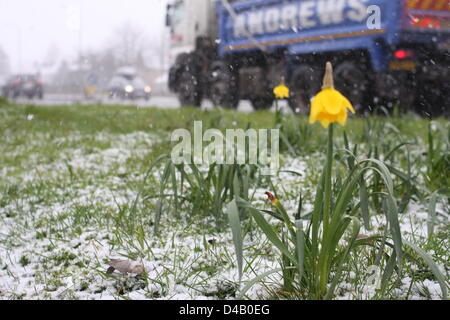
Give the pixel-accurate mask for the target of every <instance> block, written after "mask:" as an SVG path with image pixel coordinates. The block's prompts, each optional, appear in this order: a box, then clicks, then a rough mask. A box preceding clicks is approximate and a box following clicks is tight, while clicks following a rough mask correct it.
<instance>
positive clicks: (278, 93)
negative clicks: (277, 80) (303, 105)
mask: <svg viewBox="0 0 450 320" xmlns="http://www.w3.org/2000/svg"><path fill="white" fill-rule="evenodd" d="M273 94H274V95H275V98H277V99H287V98H289V88H288V87H286V86H285V84H284V79H283V80H282V81H281V84H280V85H279V86H277V87H276V88H275V89H273Z"/></svg>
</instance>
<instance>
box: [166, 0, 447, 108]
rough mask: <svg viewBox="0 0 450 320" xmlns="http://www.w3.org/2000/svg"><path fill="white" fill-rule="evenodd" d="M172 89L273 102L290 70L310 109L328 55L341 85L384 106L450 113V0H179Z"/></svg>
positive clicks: (300, 103)
mask: <svg viewBox="0 0 450 320" xmlns="http://www.w3.org/2000/svg"><path fill="white" fill-rule="evenodd" d="M167 26H169V27H170V30H171V37H172V39H171V50H170V54H171V59H172V61H173V62H172V67H171V69H170V73H169V88H170V89H171V91H173V92H175V93H176V94H177V95H178V97H179V100H180V102H181V103H182V104H183V105H197V106H198V105H200V103H201V101H202V99H204V98H207V99H210V100H212V102H213V103H214V104H216V105H221V106H227V107H231V108H235V107H236V106H237V105H238V102H239V100H241V99H248V100H250V101H251V103H252V105H253V107H254V108H255V109H265V108H268V107H270V106H271V105H272V103H273V95H272V88H273V87H274V86H276V85H277V84H278V83H279V82H280V79H281V78H282V77H285V79H286V81H287V84H288V86H289V87H290V88H291V97H290V99H289V105H290V106H291V107H292V108H293V109H294V110H296V111H299V112H306V111H307V108H308V104H309V101H310V99H311V97H313V96H314V95H315V94H316V93H317V92H318V90H319V89H320V84H321V77H322V75H323V72H324V70H323V69H324V65H325V62H326V61H332V62H333V64H334V66H335V77H336V86H337V89H339V90H340V91H342V92H343V93H344V94H345V95H347V96H348V97H349V98H350V100H351V101H352V102H353V104H354V105H355V106H356V107H357V108H359V109H362V111H368V110H369V109H373V108H374V106H376V105H386V106H388V105H390V106H393V105H395V104H396V103H397V102H400V106H401V107H402V108H405V109H411V108H415V109H416V110H417V111H419V112H421V113H426V114H441V113H442V112H443V111H444V112H448V111H449V109H450V106H449V104H450V102H449V97H448V95H449V94H448V93H449V92H450V86H449V76H450V72H449V60H450V55H449V40H450V2H449V1H448V0H244V1H242V0H241V1H227V0H217V1H213V0H175V1H172V3H171V4H169V5H168V7H167Z"/></svg>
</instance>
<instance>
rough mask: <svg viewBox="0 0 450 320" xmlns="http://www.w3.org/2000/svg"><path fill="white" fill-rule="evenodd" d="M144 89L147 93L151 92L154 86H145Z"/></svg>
mask: <svg viewBox="0 0 450 320" xmlns="http://www.w3.org/2000/svg"><path fill="white" fill-rule="evenodd" d="M144 91H145V93H150V92H152V88H150V87H145V88H144Z"/></svg>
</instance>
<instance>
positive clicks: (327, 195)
mask: <svg viewBox="0 0 450 320" xmlns="http://www.w3.org/2000/svg"><path fill="white" fill-rule="evenodd" d="M333 128H334V126H333V123H332V124H330V126H329V127H328V147H327V163H326V171H325V190H324V204H323V232H324V236H325V234H326V232H327V231H328V224H329V222H330V221H329V220H330V215H331V170H332V169H333Z"/></svg>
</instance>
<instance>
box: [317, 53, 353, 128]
mask: <svg viewBox="0 0 450 320" xmlns="http://www.w3.org/2000/svg"><path fill="white" fill-rule="evenodd" d="M347 109H348V110H350V111H351V112H352V113H355V109H353V106H352V104H351V103H350V101H349V100H348V99H347V98H346V97H344V96H343V95H342V94H341V93H340V92H339V91H337V90H335V89H334V82H333V66H332V65H331V63H330V62H327V67H326V73H325V78H324V81H323V87H322V91H321V92H319V93H318V94H317V95H316V96H315V97H314V98H313V99H312V101H311V114H310V116H309V123H311V124H313V123H315V122H316V121H317V120H319V121H320V123H321V124H322V126H323V127H324V128H328V126H329V125H330V124H331V123H333V122H338V123H339V124H340V125H342V126H345V124H346V122H347Z"/></svg>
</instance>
